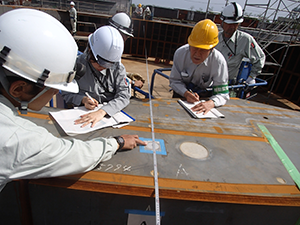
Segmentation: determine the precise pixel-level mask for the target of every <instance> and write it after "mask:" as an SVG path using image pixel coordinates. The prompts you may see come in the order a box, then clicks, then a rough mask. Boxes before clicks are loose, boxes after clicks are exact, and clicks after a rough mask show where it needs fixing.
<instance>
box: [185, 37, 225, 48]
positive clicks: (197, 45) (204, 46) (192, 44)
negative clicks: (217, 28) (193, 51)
mask: <svg viewBox="0 0 300 225" xmlns="http://www.w3.org/2000/svg"><path fill="white" fill-rule="evenodd" d="M218 43H219V41H217V42H216V43H214V44H212V45H199V44H196V43H194V42H193V41H191V39H190V37H189V38H188V44H189V45H190V46H192V47H195V48H202V49H206V50H209V49H212V48H214V47H215V46H216V45H217V44H218Z"/></svg>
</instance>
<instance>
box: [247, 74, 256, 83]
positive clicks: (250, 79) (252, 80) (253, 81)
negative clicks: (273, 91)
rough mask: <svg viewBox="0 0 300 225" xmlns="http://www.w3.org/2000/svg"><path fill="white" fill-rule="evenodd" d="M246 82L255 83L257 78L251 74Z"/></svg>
mask: <svg viewBox="0 0 300 225" xmlns="http://www.w3.org/2000/svg"><path fill="white" fill-rule="evenodd" d="M246 84H255V78H252V77H250V76H249V77H248V78H247V80H246Z"/></svg>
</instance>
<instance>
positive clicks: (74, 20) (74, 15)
mask: <svg viewBox="0 0 300 225" xmlns="http://www.w3.org/2000/svg"><path fill="white" fill-rule="evenodd" d="M69 15H70V23H71V28H72V31H71V33H72V35H73V36H74V35H75V34H76V32H77V28H76V24H77V11H76V9H75V3H74V2H70V10H69Z"/></svg>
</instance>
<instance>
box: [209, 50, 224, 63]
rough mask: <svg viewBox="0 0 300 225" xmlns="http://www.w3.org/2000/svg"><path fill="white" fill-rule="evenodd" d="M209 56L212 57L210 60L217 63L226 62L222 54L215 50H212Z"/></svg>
mask: <svg viewBox="0 0 300 225" xmlns="http://www.w3.org/2000/svg"><path fill="white" fill-rule="evenodd" d="M211 55H212V58H213V59H215V60H217V61H226V60H225V58H224V56H223V54H222V53H221V52H220V51H219V50H217V49H216V48H214V49H213V50H212V54H211Z"/></svg>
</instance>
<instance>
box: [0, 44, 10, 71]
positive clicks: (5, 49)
mask: <svg viewBox="0 0 300 225" xmlns="http://www.w3.org/2000/svg"><path fill="white" fill-rule="evenodd" d="M9 52H10V48H9V47H6V46H4V47H3V49H2V50H1V52H0V65H1V66H2V65H3V64H4V63H5V62H6V59H5V58H6V57H7V55H8V53H9Z"/></svg>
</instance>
